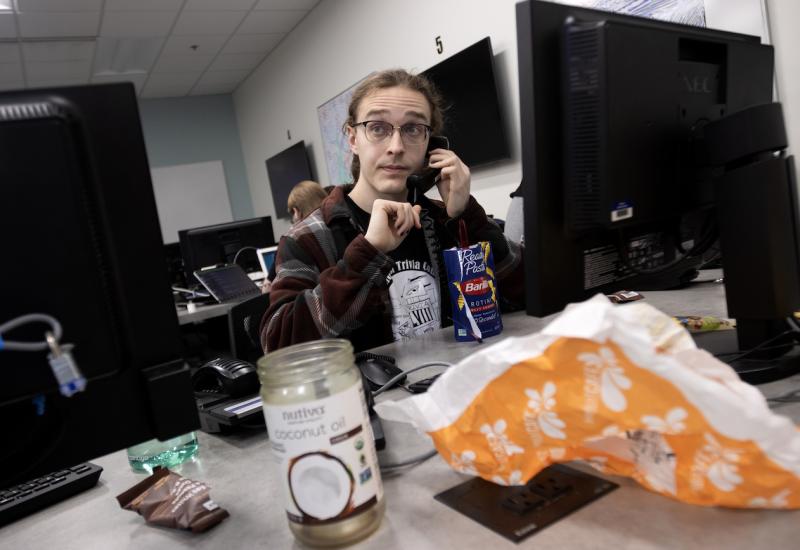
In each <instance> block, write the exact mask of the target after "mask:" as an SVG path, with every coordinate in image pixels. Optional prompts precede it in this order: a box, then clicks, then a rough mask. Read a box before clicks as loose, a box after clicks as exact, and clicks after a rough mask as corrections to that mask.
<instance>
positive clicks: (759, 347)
mask: <svg viewBox="0 0 800 550" xmlns="http://www.w3.org/2000/svg"><path fill="white" fill-rule="evenodd" d="M787 321H789V324H791V325H793V323H792V321H791V320H790V318H787ZM798 332H800V331H798V330H797V328H796V327H794V326H793V328H792V329H790V330H785V331H783V332H781V333H780V334H778V335H776V336H773V337H772V338H768V339H766V340H764V341H763V342H761V343H760V344H758V345H757V346H756V347H754V348H750V349H749V350H746V351H742V352H730V353H719V354H716V355H715V356H714V357H718V358H720V357H726V356H728V355H734V357H733V359H725V362H726V363H733V362H735V361H740V360H741V359H743V358H745V357H747V356H748V355H750V354H752V353H754V352H756V351H767V350H768V349H778V348H783V347H786V346H788V345H789V343H786V344H781V345H780V346H772V347H769V348H765V347H764V346H766V345H768V344H771V343H772V342H774V341H776V340H778V339H780V338H783V337H785V336H788V335H790V334H798ZM791 345H792V347H794V346H796V345H797V342H795V343H793V344H791Z"/></svg>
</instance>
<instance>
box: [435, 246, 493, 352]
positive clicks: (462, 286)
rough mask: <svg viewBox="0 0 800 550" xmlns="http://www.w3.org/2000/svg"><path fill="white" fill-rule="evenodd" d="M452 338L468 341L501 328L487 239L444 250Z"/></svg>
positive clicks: (488, 334) (490, 249)
mask: <svg viewBox="0 0 800 550" xmlns="http://www.w3.org/2000/svg"><path fill="white" fill-rule="evenodd" d="M444 264H445V268H446V270H447V281H448V288H449V289H450V303H451V304H452V306H453V307H452V310H453V328H454V330H455V336H456V340H458V341H461V342H468V341H471V340H478V339H483V338H486V337H487V336H494V335H495V334H500V333H501V332H502V331H503V321H502V320H501V319H500V308H499V306H498V302H497V283H496V282H495V278H494V258H493V257H492V247H491V245H490V244H489V243H488V242H479V243H477V244H474V245H471V246H469V247H467V248H458V247H456V248H450V249H448V250H445V251H444Z"/></svg>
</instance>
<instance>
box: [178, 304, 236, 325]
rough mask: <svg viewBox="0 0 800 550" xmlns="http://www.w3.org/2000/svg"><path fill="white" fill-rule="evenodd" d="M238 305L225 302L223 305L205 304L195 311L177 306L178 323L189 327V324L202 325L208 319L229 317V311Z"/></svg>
mask: <svg viewBox="0 0 800 550" xmlns="http://www.w3.org/2000/svg"><path fill="white" fill-rule="evenodd" d="M235 305H236V302H225V303H223V304H204V305H199V306H196V307H197V309H195V311H192V312H189V311H187V309H186V307H185V306H176V309H177V311H178V323H179V324H181V325H188V324H189V323H200V322H201V321H205V320H207V319H213V318H214V317H220V316H222V315H227V314H228V311H230V309H231V308H232V307H233V306H235Z"/></svg>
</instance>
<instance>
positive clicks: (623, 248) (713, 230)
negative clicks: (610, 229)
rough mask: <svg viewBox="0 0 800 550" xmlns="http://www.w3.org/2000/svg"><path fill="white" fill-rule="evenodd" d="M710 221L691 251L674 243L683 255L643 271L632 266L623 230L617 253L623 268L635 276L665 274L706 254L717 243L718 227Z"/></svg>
mask: <svg viewBox="0 0 800 550" xmlns="http://www.w3.org/2000/svg"><path fill="white" fill-rule="evenodd" d="M709 216H710V215H709ZM708 219H709V218H706V222H705V223H704V225H705V226H706V227H707V228H708V229H706V230H705V231H704V232H703V233H701V234H700V237H699V238H698V239H697V243H695V244H694V245H693V246H692V248H691V249H690V250H689V251H684V249H683V246H682V245H681V244H680V243H673V247H674V248H675V249H676V250H678V251H679V252H681V253H683V255H682V256H680V257H678V258H675V259H674V260H672V261H671V262H669V263H667V264H664V265H661V266H658V267H657V268H655V269H652V270H642V269H639V268H637V267H635V266H634V265H632V264H631V262H630V258H629V257H628V246H627V244H626V239H625V232H624V231H623V230H622V229H620V230H619V231H618V232H617V236H618V240H617V253H618V254H619V257H620V260H622V264H623V266H625V267H626V268H627V269H629V270H630V271H631V272H633V274H634V275H658V274H661V273H665V272H667V271H669V270H671V269H672V268H674V267H677V266H679V265H680V264H681V263H683V262H684V261H685V260H688V259H690V258H693V257H695V256H698V255H702V254H704V253H705V252H706V251H707V250H708V249H709V248H711V247H712V246H713V245H714V243H715V242H717V237H718V235H717V227H716V225H715V224H713V223H711V222H709V221H708Z"/></svg>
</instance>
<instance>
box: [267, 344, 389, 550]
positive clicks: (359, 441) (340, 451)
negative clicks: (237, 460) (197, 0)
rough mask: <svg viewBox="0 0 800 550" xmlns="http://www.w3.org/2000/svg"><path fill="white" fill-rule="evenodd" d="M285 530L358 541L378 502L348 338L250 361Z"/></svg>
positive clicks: (375, 522) (373, 520) (319, 542)
mask: <svg viewBox="0 0 800 550" xmlns="http://www.w3.org/2000/svg"><path fill="white" fill-rule="evenodd" d="M258 377H259V380H260V381H261V401H262V403H263V406H264V417H265V418H266V421H267V432H268V433H269V439H270V445H271V447H272V452H273V453H274V455H275V456H276V457H277V458H278V459H279V462H280V477H281V483H282V485H283V489H284V491H283V494H284V506H285V508H286V515H287V518H288V520H289V528H290V529H291V530H292V533H293V534H294V536H295V537H296V538H297V539H299V540H300V541H302V542H304V543H306V544H308V545H313V546H338V545H342V544H349V543H351V542H355V541H357V540H360V539H362V538H364V537H366V536H367V535H369V534H370V533H372V532H373V531H374V530H375V529H377V528H378V526H379V525H380V522H381V518H382V517H383V513H384V509H385V503H384V498H383V486H382V484H381V475H380V470H379V467H378V457H377V453H376V452H375V441H374V439H373V436H372V428H371V426H370V423H369V414H368V412H367V405H366V400H365V396H364V388H363V384H362V382H361V373H360V372H359V370H358V368H357V367H356V366H355V363H354V360H353V348H352V346H351V345H350V342H348V341H347V340H340V339H328V340H317V341H314V342H306V343H303V344H297V345H294V346H289V347H286V348H282V349H280V350H277V351H275V352H272V353H269V354H267V355H266V356H265V357H262V358H261V360H259V362H258Z"/></svg>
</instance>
